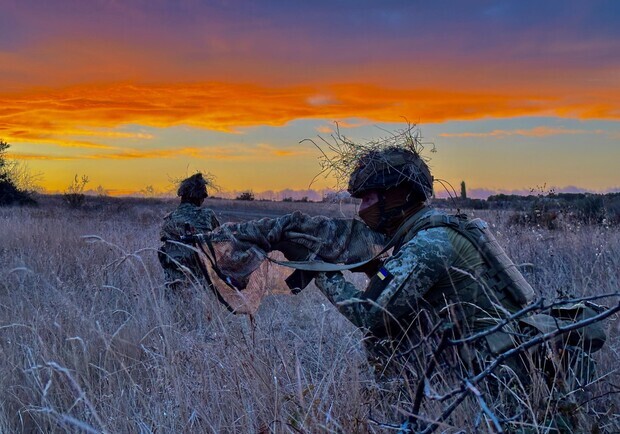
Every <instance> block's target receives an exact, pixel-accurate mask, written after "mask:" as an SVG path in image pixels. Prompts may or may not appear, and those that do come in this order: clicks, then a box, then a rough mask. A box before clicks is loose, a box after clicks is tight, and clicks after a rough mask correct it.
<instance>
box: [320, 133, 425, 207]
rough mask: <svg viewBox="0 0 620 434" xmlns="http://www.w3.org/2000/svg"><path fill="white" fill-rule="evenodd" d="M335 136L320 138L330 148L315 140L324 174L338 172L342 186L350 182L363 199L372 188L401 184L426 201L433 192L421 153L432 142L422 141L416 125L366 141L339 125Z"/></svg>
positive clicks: (386, 187) (385, 187)
mask: <svg viewBox="0 0 620 434" xmlns="http://www.w3.org/2000/svg"><path fill="white" fill-rule="evenodd" d="M331 137H332V139H333V141H332V142H328V141H327V140H325V139H323V138H322V137H319V138H320V139H321V140H322V141H323V143H324V144H326V145H327V149H325V148H324V147H322V146H320V145H319V144H317V143H315V142H314V141H312V143H314V145H315V146H316V147H317V148H319V150H320V151H321V153H322V155H321V156H320V157H319V161H320V163H321V166H322V170H321V174H326V175H327V174H332V175H334V176H335V178H336V180H337V182H338V185H340V186H343V185H346V186H347V190H348V192H349V193H350V194H351V196H353V197H356V198H360V197H362V196H363V195H364V194H365V193H366V192H368V191H370V190H389V189H392V188H395V187H399V186H407V187H409V188H410V189H411V192H413V193H415V196H416V197H417V198H419V199H420V200H422V201H424V200H426V199H429V198H430V197H431V196H432V195H433V177H432V175H431V172H430V169H429V168H428V165H427V164H426V160H425V159H424V158H423V157H422V156H421V152H422V151H423V150H424V145H425V144H428V143H423V142H422V139H421V133H420V130H419V128H417V127H416V125H415V124H407V127H406V128H404V129H402V130H397V131H395V132H390V133H389V135H388V136H387V137H383V138H379V139H375V140H371V141H368V142H365V143H359V142H354V141H352V140H350V139H349V138H347V137H345V136H344V135H342V134H340V129H339V128H338V124H336V131H335V133H334V134H332V136H331ZM431 145H432V143H431ZM431 152H434V146H433V148H431ZM317 176H318V175H317Z"/></svg>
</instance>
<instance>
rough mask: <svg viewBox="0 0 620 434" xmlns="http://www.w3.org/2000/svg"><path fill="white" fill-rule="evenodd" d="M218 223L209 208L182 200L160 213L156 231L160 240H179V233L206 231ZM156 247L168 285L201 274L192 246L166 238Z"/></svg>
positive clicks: (189, 233) (180, 234)
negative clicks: (159, 228)
mask: <svg viewBox="0 0 620 434" xmlns="http://www.w3.org/2000/svg"><path fill="white" fill-rule="evenodd" d="M219 226H220V222H219V221H218V220H217V217H216V216H215V213H214V212H213V211H211V210H210V209H207V208H200V207H198V206H196V205H193V204H191V203H187V202H186V203H182V204H181V205H179V206H178V208H177V209H175V210H174V211H172V212H171V213H170V214H168V215H166V216H165V217H164V224H163V226H162V228H161V232H160V235H161V238H162V240H173V241H180V239H181V237H182V236H185V235H191V234H193V233H208V232H211V231H212V230H213V229H215V228H217V227H219ZM160 250H161V253H160V254H159V261H160V263H161V265H162V267H163V269H164V273H165V275H166V282H167V284H168V285H174V284H176V283H180V282H187V279H188V277H189V275H190V274H191V275H193V276H196V277H199V276H201V275H202V273H201V271H200V268H199V266H198V262H197V260H196V253H195V252H194V251H193V250H191V249H188V248H185V247H183V246H180V245H178V244H173V243H169V242H166V241H164V244H163V246H162V247H161V249H160Z"/></svg>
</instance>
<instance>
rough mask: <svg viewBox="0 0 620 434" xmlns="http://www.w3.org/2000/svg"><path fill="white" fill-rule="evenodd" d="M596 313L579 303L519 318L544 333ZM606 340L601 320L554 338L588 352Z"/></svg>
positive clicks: (603, 343)
mask: <svg viewBox="0 0 620 434" xmlns="http://www.w3.org/2000/svg"><path fill="white" fill-rule="evenodd" d="M595 315H597V312H596V310H595V309H594V308H592V307H589V306H587V305H585V304H583V303H578V304H575V305H573V306H566V307H558V308H553V309H551V311H550V315H547V314H544V313H539V314H535V315H531V316H528V317H526V318H522V319H520V320H519V323H520V324H521V325H527V326H531V327H533V328H535V329H536V330H538V331H539V332H541V333H543V334H544V333H551V332H553V331H555V330H557V329H558V327H566V326H568V325H570V324H573V323H576V322H579V321H582V320H584V319H587V318H592V317H593V316H595ZM606 340H607V335H606V334H605V330H604V329H603V327H602V325H601V322H596V323H593V324H590V325H587V326H584V327H581V328H579V329H577V330H573V331H571V332H569V333H564V334H562V335H559V336H557V337H556V338H554V339H553V342H556V343H562V344H566V345H572V346H575V347H579V348H583V350H584V351H586V352H588V353H594V352H596V351H598V350H600V349H601V348H602V347H603V345H605V341H606Z"/></svg>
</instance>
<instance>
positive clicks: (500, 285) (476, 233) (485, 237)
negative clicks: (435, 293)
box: [396, 214, 535, 306]
mask: <svg viewBox="0 0 620 434" xmlns="http://www.w3.org/2000/svg"><path fill="white" fill-rule="evenodd" d="M405 224H406V225H409V228H408V229H407V234H408V235H409V236H415V235H416V234H417V233H418V232H421V231H424V230H427V229H432V228H438V227H447V228H450V229H452V230H454V231H456V232H458V233H459V234H460V235H462V236H463V237H465V238H466V239H467V240H468V241H469V242H471V243H472V244H473V245H474V247H475V248H476V250H477V251H478V252H479V253H480V255H481V256H482V259H483V260H484V262H485V264H486V265H487V269H486V270H485V271H484V272H483V273H482V274H481V275H479V276H476V277H477V278H480V280H481V281H483V282H484V283H485V285H486V286H487V287H488V288H489V289H490V290H492V291H493V292H494V293H496V294H506V295H508V296H509V297H510V298H511V299H512V300H513V301H514V302H515V303H516V304H517V305H519V306H525V305H527V304H528V303H530V302H531V301H532V300H533V299H534V295H535V294H534V290H533V289H532V287H531V286H530V284H529V283H528V282H527V281H526V280H525V278H524V277H523V275H522V274H521V272H520V271H519V270H518V269H517V267H516V265H515V264H514V263H513V262H512V261H511V260H510V258H509V257H508V255H506V252H504V249H502V247H501V246H500V245H499V243H498V242H497V240H496V239H495V236H494V235H493V234H492V233H491V231H490V230H489V225H488V224H487V223H486V222H485V221H484V220H481V219H479V218H476V219H472V220H469V219H467V218H466V217H465V216H464V215H462V214H459V215H456V216H454V215H444V214H434V215H430V216H428V217H423V218H421V219H416V220H414V221H412V222H410V223H409V222H407V223H405ZM412 234H413V235H412ZM401 243H402V241H401ZM399 248H400V245H397V246H396V249H399ZM467 284H471V283H470V282H468V283H467Z"/></svg>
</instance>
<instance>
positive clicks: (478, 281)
mask: <svg viewBox="0 0 620 434" xmlns="http://www.w3.org/2000/svg"><path fill="white" fill-rule="evenodd" d="M441 215H442V213H441V212H440V211H437V210H434V209H431V208H429V207H424V208H422V209H421V210H420V211H418V212H417V213H415V214H414V215H413V216H412V217H411V219H412V220H413V221H417V220H420V221H421V220H423V219H428V218H431V217H437V216H441ZM413 226H415V223H414V224H413ZM488 271H489V265H488V264H487V263H486V262H485V260H484V259H483V257H482V255H481V253H480V252H479V251H478V249H477V248H476V247H475V246H474V245H473V244H472V243H471V242H470V241H469V240H467V239H466V238H465V237H464V236H463V235H461V234H460V233H458V232H457V231H455V230H453V229H452V228H450V227H434V228H431V229H428V230H422V231H419V232H417V233H415V232H413V231H410V232H409V233H407V234H405V235H404V236H403V237H402V240H399V241H398V242H397V244H396V247H395V248H394V251H393V255H392V256H391V257H389V258H388V259H387V260H386V261H385V262H384V263H383V266H382V267H381V268H380V269H379V270H378V272H377V273H376V274H375V275H374V276H373V277H372V278H371V280H370V283H369V285H368V287H367V289H366V290H363V291H362V290H359V289H357V288H356V287H355V286H354V285H353V284H351V283H350V282H347V281H346V280H345V279H344V277H343V275H342V273H340V272H332V273H319V274H318V276H317V277H316V278H315V283H316V286H317V287H318V288H319V289H320V290H321V291H322V292H323V293H324V294H325V295H326V296H327V297H328V298H329V300H330V301H331V302H332V303H333V304H334V305H336V306H337V307H338V309H339V311H340V312H341V313H342V314H343V315H345V316H346V317H347V318H348V319H349V320H350V321H351V322H353V323H354V324H355V325H356V326H358V327H360V328H361V329H362V330H364V331H365V333H366V338H365V341H364V343H365V347H366V350H367V354H368V359H369V362H370V364H371V366H372V367H373V368H374V370H375V374H376V376H377V379H378V380H379V383H378V384H379V385H380V387H381V388H383V389H384V390H386V389H390V390H392V392H394V386H395V387H396V389H398V393H399V396H400V398H399V399H401V400H402V399H403V396H404V397H405V398H404V399H405V400H409V399H412V397H411V396H409V392H408V391H411V386H412V385H413V386H414V387H415V385H416V384H418V382H419V380H420V379H421V378H422V377H421V376H423V375H424V372H425V369H426V367H428V365H429V362H430V361H431V360H434V361H435V362H437V367H436V368H435V369H434V372H433V373H432V375H431V378H430V379H429V387H430V388H431V389H433V390H435V392H436V393H438V394H441V393H442V391H443V392H445V391H447V390H450V389H453V388H454V387H455V386H457V385H458V384H460V382H461V381H462V380H463V379H465V378H472V377H473V376H475V375H476V374H477V373H479V372H481V371H482V370H484V369H485V367H486V366H488V364H489V363H491V362H493V361H494V360H495V358H496V357H497V355H498V354H501V353H503V352H505V351H506V350H509V349H510V348H513V347H514V346H515V345H516V344H518V342H519V340H520V339H521V338H527V336H524V335H523V331H522V329H521V328H520V327H519V325H517V324H509V325H508V326H505V327H503V329H502V330H501V331H497V332H495V333H492V334H490V335H488V336H485V337H483V338H481V339H478V340H475V341H473V342H471V343H470V344H468V345H461V346H453V347H447V348H445V349H444V350H441V352H439V353H438V352H437V348H438V347H439V345H440V344H439V343H440V341H441V339H442V336H441V334H442V333H447V337H448V338H451V339H458V338H464V337H468V336H471V335H472V334H475V333H476V332H480V331H482V330H486V329H488V328H489V327H492V326H493V325H495V324H497V323H498V322H499V321H501V320H502V319H505V318H506V317H507V316H508V315H510V314H512V313H514V312H517V311H519V310H520V309H522V308H523V307H525V303H524V301H523V300H517V299H516V297H513V296H510V294H506V293H503V292H497V291H494V290H492V289H490V288H492V285H489V284H488V282H485V277H484V275H485V272H488ZM439 324H443V325H444V326H443V327H437V326H438V325H439ZM537 333H538V331H537V330H531V336H533V335H536V334H537ZM531 336H530V337H531ZM574 362H575V361H570V362H568V361H566V360H564V361H562V362H561V363H560V364H562V365H568V364H569V363H572V364H573V365H574ZM531 363H535V365H536V366H538V368H535V369H532V365H531ZM550 363H551V362H550V361H548V360H546V359H545V355H544V352H543V351H541V348H538V349H535V350H533V351H532V352H531V353H529V354H527V355H516V356H514V357H512V358H509V359H507V360H506V361H505V362H504V363H502V364H501V365H500V366H499V367H498V368H497V369H496V370H495V371H494V374H493V375H492V376H489V378H488V380H487V381H486V382H485V383H484V384H480V385H478V386H477V387H479V388H480V390H481V391H482V393H483V396H485V397H486V399H487V404H488V405H489V406H490V407H491V411H492V412H493V413H494V414H495V415H497V417H498V418H499V420H512V421H513V422H516V423H518V424H523V423H526V424H527V423H528V422H529V423H532V424H543V426H547V427H552V428H553V429H555V430H558V431H560V432H572V431H571V430H572V429H573V428H572V427H574V426H576V425H577V422H576V420H574V416H575V415H574V414H573V413H572V412H573V410H574V406H572V405H569V406H568V407H565V410H566V413H565V414H560V413H558V411H559V409H561V408H562V406H565V405H566V404H567V402H566V401H561V400H560V399H558V400H557V401H555V404H554V406H555V407H554V408H555V411H553V410H552V413H549V411H548V410H549V407H547V406H543V407H544V408H545V413H544V414H542V415H536V418H535V419H531V418H530V419H528V418H529V417H530V416H531V414H530V411H529V409H528V408H526V407H523V405H522V400H521V399H520V398H516V399H515V398H514V397H516V396H520V397H522V396H526V395H527V393H529V390H530V385H531V384H533V383H534V382H535V381H536V380H535V379H534V378H533V377H534V376H536V375H538V374H540V375H541V376H540V378H539V380H540V382H542V383H544V382H545V381H546V380H547V379H548V377H545V376H544V374H541V373H542V372H543V371H544V370H548V369H549V366H547V365H549V364H550ZM555 368H557V365H556V366H555ZM590 374H591V373H590ZM573 387H574V385H573ZM407 389H408V391H407ZM550 389H551V390H555V391H556V392H555V395H557V396H560V395H562V393H558V392H559V391H558V386H557V384H556V385H551V386H550ZM571 390H574V389H571ZM564 392H566V390H564ZM544 393H545V392H543V396H542V398H541V399H544V398H545V396H544ZM403 394H404V395H403ZM546 398H547V399H548V400H549V399H551V398H555V396H553V397H552V396H549V395H547V396H546ZM426 411H427V412H432V411H433V410H430V409H427V410H426ZM436 411H441V409H440V407H439V410H436ZM429 414H432V413H429ZM508 425H510V424H508ZM504 429H510V426H504ZM513 429H514V426H513ZM518 432H529V431H527V430H518ZM532 432H536V431H532ZM556 432H557V431H556Z"/></svg>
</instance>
